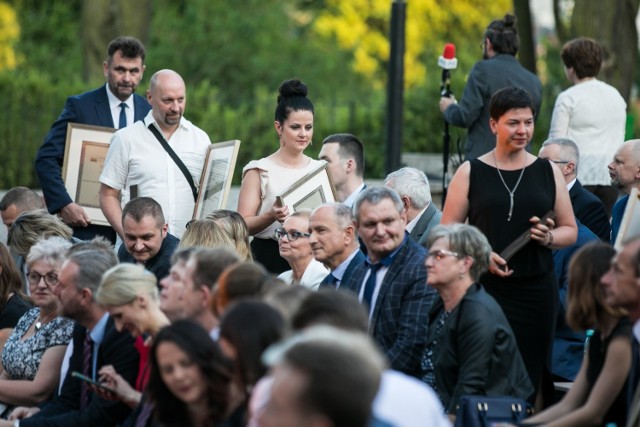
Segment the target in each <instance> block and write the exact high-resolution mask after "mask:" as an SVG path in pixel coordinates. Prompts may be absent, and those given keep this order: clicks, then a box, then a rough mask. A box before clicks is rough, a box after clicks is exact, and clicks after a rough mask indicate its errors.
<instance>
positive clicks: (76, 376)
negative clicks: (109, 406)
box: [71, 371, 115, 393]
mask: <svg viewBox="0 0 640 427" xmlns="http://www.w3.org/2000/svg"><path fill="white" fill-rule="evenodd" d="M71 376H72V377H74V378H77V379H79V380H81V381H85V382H88V383H89V384H91V385H94V386H96V387H98V388H100V389H102V390H105V391H109V392H111V393H115V392H114V391H113V390H112V389H111V387H108V386H106V385H104V384H101V383H99V382H98V381H95V380H94V379H92V378H89V377H88V376H86V375H82V374H81V373H80V372H77V371H73V372H71Z"/></svg>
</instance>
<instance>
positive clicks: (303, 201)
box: [276, 162, 338, 213]
mask: <svg viewBox="0 0 640 427" xmlns="http://www.w3.org/2000/svg"><path fill="white" fill-rule="evenodd" d="M327 166H328V163H327V162H323V163H322V165H320V166H319V167H318V168H316V169H315V170H313V171H311V172H309V173H308V174H306V175H305V176H303V177H302V178H300V179H299V180H298V181H296V182H295V183H294V184H293V185H291V187H289V188H288V189H287V190H286V191H285V192H284V193H282V194H281V195H279V196H277V197H276V201H277V203H278V204H279V205H280V206H285V205H286V206H288V207H289V212H290V213H293V212H296V211H299V210H301V209H314V208H316V207H318V206H320V205H322V204H324V203H333V202H336V201H337V200H338V197H337V195H336V188H335V186H334V185H333V180H332V179H331V175H330V174H329V171H328V169H327Z"/></svg>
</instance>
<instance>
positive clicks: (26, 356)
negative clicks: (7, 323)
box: [2, 307, 73, 380]
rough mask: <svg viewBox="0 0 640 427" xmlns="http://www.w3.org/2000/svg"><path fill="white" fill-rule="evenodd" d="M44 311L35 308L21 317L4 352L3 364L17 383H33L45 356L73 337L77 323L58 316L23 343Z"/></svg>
mask: <svg viewBox="0 0 640 427" xmlns="http://www.w3.org/2000/svg"><path fill="white" fill-rule="evenodd" d="M39 314H40V308H38V307H36V308H32V309H31V310H29V311H27V312H26V313H25V314H24V316H22V317H21V318H20V320H19V321H18V324H17V325H16V327H15V329H14V330H13V333H12V334H11V336H10V337H9V339H8V340H7V343H6V344H5V346H4V350H3V351H2V364H3V365H4V370H5V371H6V372H7V374H8V375H9V376H10V377H11V379H14V380H33V378H34V377H35V376H36V373H37V372H38V366H40V360H41V359H42V355H43V354H44V352H45V351H46V350H47V349H48V348H49V347H54V346H57V345H67V344H69V341H71V337H72V335H73V321H72V320H69V319H65V318H64V317H59V316H58V317H56V318H55V319H53V320H52V321H50V322H48V323H46V324H44V325H42V328H40V329H39V330H37V331H36V332H35V334H34V335H32V336H30V337H29V338H27V339H25V340H23V339H22V337H23V335H24V334H25V333H26V332H27V330H29V327H30V326H31V325H32V324H33V322H35V321H36V319H37V318H38V315H39Z"/></svg>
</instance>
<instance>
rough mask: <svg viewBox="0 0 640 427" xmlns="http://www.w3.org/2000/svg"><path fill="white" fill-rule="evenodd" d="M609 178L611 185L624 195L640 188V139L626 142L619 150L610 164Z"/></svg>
mask: <svg viewBox="0 0 640 427" xmlns="http://www.w3.org/2000/svg"><path fill="white" fill-rule="evenodd" d="M609 176H610V177H611V185H613V186H614V187H617V188H618V189H620V190H621V191H622V192H624V193H627V194H629V193H630V192H631V189H633V188H634V187H636V188H640V139H632V140H629V141H626V142H625V143H624V144H622V145H621V146H620V148H618V151H616V154H615V156H613V161H612V162H611V163H609Z"/></svg>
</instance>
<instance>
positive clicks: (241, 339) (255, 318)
mask: <svg viewBox="0 0 640 427" xmlns="http://www.w3.org/2000/svg"><path fill="white" fill-rule="evenodd" d="M284 326H285V324H284V319H283V318H282V315H281V314H280V313H279V312H278V311H277V310H276V309H274V308H272V307H270V306H268V305H267V304H265V303H263V302H261V301H257V300H256V301H251V300H247V301H240V302H238V303H237V304H234V305H233V306H232V307H230V308H229V309H228V310H227V311H226V312H225V314H224V317H223V318H222V320H221V321H220V339H219V340H218V343H219V344H220V349H221V350H222V352H223V353H224V354H225V355H226V356H227V357H228V358H229V359H231V360H233V361H234V364H235V369H234V373H233V380H232V382H233V386H234V387H233V390H234V392H233V393H232V402H231V407H232V408H234V407H235V408H236V409H235V410H234V411H233V413H234V415H233V416H232V417H231V418H233V419H235V420H237V422H238V424H239V425H243V426H244V425H246V422H245V418H246V415H247V414H246V411H247V404H248V402H249V398H250V396H251V393H252V391H253V387H254V386H255V384H256V383H257V382H258V380H259V379H260V378H262V377H263V376H264V375H265V374H266V372H267V368H266V366H265V365H264V364H263V362H262V358H261V357H262V353H263V352H264V351H265V350H266V349H267V347H269V346H270V345H272V344H275V343H276V342H278V341H280V340H281V339H282V338H283V336H284Z"/></svg>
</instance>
